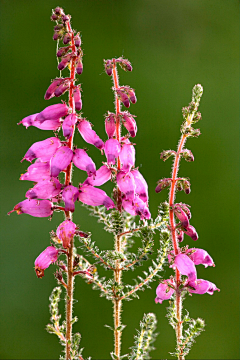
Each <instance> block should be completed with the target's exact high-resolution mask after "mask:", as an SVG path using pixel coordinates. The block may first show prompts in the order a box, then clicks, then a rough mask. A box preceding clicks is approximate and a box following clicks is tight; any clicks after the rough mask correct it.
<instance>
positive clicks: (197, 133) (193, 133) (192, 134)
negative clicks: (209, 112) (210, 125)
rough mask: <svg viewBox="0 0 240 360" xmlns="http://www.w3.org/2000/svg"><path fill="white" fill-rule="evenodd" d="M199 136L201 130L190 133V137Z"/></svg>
mask: <svg viewBox="0 0 240 360" xmlns="http://www.w3.org/2000/svg"><path fill="white" fill-rule="evenodd" d="M199 135H201V132H200V129H192V131H191V132H190V136H192V137H198V136H199Z"/></svg>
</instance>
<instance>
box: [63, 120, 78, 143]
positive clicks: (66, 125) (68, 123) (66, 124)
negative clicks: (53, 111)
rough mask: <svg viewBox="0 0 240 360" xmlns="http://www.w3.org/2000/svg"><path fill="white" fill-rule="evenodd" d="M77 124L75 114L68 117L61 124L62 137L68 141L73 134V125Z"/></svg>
mask: <svg viewBox="0 0 240 360" xmlns="http://www.w3.org/2000/svg"><path fill="white" fill-rule="evenodd" d="M76 122H77V116H76V114H70V115H68V116H67V117H66V118H65V119H64V121H63V123H62V131H63V136H65V138H67V139H69V138H70V137H71V136H72V134H73V129H74V125H75V124H76Z"/></svg>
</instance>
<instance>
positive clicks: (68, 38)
mask: <svg viewBox="0 0 240 360" xmlns="http://www.w3.org/2000/svg"><path fill="white" fill-rule="evenodd" d="M70 41H71V34H69V33H67V34H65V35H64V38H63V43H64V45H67V44H68V43H69V42H70Z"/></svg>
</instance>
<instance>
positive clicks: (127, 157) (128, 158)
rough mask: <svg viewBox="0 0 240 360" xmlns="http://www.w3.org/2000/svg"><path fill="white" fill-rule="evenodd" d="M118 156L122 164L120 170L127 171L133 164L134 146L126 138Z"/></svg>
mask: <svg viewBox="0 0 240 360" xmlns="http://www.w3.org/2000/svg"><path fill="white" fill-rule="evenodd" d="M119 158H120V161H121V164H122V167H121V170H122V171H125V172H129V171H130V170H131V168H132V167H133V166H134V165H135V148H134V146H133V145H132V144H131V143H130V141H129V140H128V139H126V141H125V144H123V145H122V149H121V152H120V154H119Z"/></svg>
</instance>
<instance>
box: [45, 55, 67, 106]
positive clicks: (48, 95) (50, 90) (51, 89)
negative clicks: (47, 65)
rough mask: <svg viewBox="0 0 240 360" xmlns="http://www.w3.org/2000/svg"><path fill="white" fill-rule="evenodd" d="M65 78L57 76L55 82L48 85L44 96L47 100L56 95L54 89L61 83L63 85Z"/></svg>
mask: <svg viewBox="0 0 240 360" xmlns="http://www.w3.org/2000/svg"><path fill="white" fill-rule="evenodd" d="M62 49H65V48H62ZM64 80H65V79H63V78H59V79H58V78H57V79H55V80H53V82H52V83H51V85H50V86H49V87H48V89H47V91H46V94H45V96H44V99H45V100H49V99H51V98H52V97H53V96H54V91H55V90H56V89H57V87H58V86H59V85H61V84H62V83H63V82H64Z"/></svg>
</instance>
